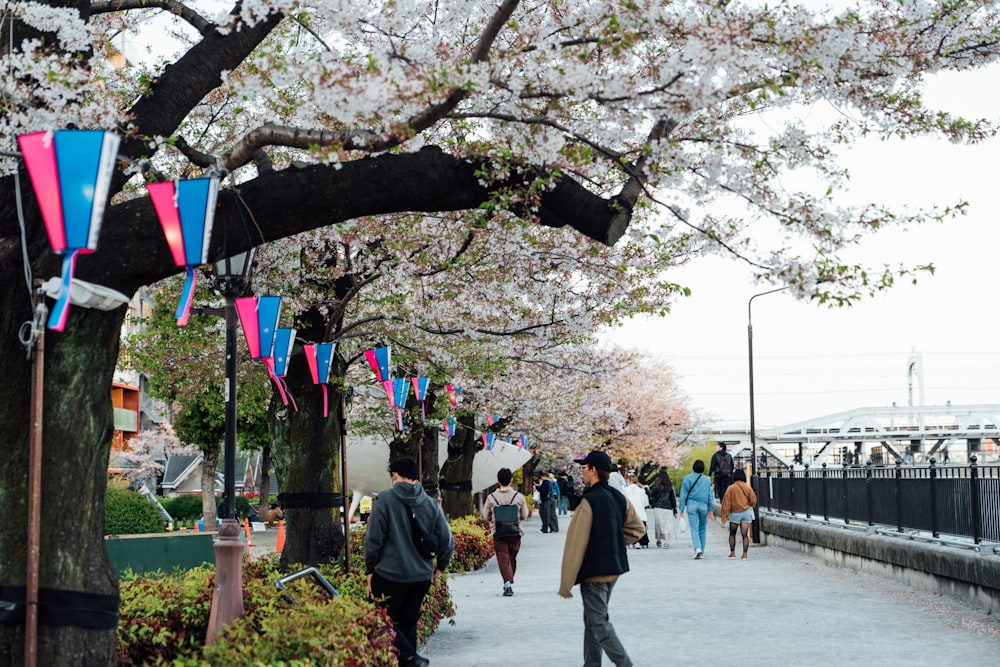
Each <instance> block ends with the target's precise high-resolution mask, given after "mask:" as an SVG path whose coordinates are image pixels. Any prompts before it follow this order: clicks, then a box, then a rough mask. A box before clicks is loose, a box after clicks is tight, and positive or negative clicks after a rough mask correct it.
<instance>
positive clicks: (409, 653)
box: [365, 456, 455, 667]
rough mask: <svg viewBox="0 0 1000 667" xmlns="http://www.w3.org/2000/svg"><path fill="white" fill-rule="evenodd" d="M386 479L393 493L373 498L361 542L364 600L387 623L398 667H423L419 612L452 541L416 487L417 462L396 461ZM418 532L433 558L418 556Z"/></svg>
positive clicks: (432, 505) (445, 523)
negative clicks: (380, 610) (382, 612)
mask: <svg viewBox="0 0 1000 667" xmlns="http://www.w3.org/2000/svg"><path fill="white" fill-rule="evenodd" d="M389 474H390V477H391V479H392V488H390V489H388V490H387V491H383V492H382V493H380V494H378V496H376V498H375V502H374V503H373V504H372V514H371V518H369V520H368V530H367V533H366V536H365V572H366V573H367V575H368V594H369V595H370V596H372V598H374V599H375V600H380V602H379V604H380V605H381V606H383V607H385V609H386V612H387V613H388V615H389V618H390V619H392V624H393V628H394V629H395V631H396V639H395V641H394V644H395V645H396V649H397V650H398V651H399V664H400V667H425V666H426V665H429V664H430V661H429V660H427V658H424V657H423V656H420V655H417V620H418V619H419V618H420V607H421V605H422V604H423V601H424V596H425V595H427V591H429V590H430V587H431V580H432V579H437V576H438V575H439V574H441V573H442V572H444V571H445V570H447V569H448V563H449V562H450V561H451V555H452V552H453V551H454V549H455V540H454V538H452V535H451V529H450V528H449V527H448V521H447V519H445V516H444V513H443V512H442V511H441V508H440V507H438V504H437V502H435V501H434V499H433V498H431V497H430V496H428V495H427V494H426V493H424V489H423V487H422V486H421V485H420V482H419V480H420V471H419V468H418V467H417V462H416V461H414V460H413V459H412V458H410V457H408V456H406V457H403V458H400V459H396V460H395V461H393V462H392V463H391V464H390V466H389ZM411 511H412V518H411ZM411 521H412V522H413V523H415V524H416V526H417V527H415V526H414V525H413V524H411ZM417 530H422V531H423V533H424V534H425V535H427V536H430V541H431V543H432V544H433V545H434V551H435V554H436V556H435V557H433V558H427V557H425V556H424V555H422V554H421V553H420V551H419V550H418V548H417V544H416V541H415V540H416V537H415V533H416V531H417ZM435 561H436V565H435Z"/></svg>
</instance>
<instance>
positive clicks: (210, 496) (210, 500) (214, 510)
mask: <svg viewBox="0 0 1000 667" xmlns="http://www.w3.org/2000/svg"><path fill="white" fill-rule="evenodd" d="M201 453H202V457H203V458H202V460H201V517H202V519H204V523H205V530H206V531H208V532H211V533H214V532H216V530H217V527H216V525H215V520H216V519H218V518H219V510H218V500H216V498H215V471H216V469H217V468H218V467H219V448H218V447H212V448H211V449H207V450H202V452H201Z"/></svg>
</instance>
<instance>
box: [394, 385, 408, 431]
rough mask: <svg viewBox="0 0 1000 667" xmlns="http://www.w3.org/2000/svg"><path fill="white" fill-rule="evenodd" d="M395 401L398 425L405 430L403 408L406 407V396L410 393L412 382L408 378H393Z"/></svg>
mask: <svg viewBox="0 0 1000 667" xmlns="http://www.w3.org/2000/svg"><path fill="white" fill-rule="evenodd" d="M392 389H393V392H392V393H393V401H394V404H395V406H396V425H397V426H398V427H399V430H400V431H402V430H403V409H404V408H405V407H406V397H407V396H408V395H409V394H410V383H409V382H407V381H406V378H393V380H392Z"/></svg>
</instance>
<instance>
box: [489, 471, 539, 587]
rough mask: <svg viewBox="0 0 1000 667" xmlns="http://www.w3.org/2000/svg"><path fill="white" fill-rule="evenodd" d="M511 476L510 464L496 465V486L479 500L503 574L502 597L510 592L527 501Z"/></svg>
mask: <svg viewBox="0 0 1000 667" xmlns="http://www.w3.org/2000/svg"><path fill="white" fill-rule="evenodd" d="M513 478H514V474H513V473H512V472H511V471H510V468H500V470H498V471H497V484H499V485H500V488H499V489H497V490H496V491H494V492H493V493H491V494H489V495H488V496H486V502H484V503H483V518H484V519H486V520H487V521H489V522H490V527H491V529H492V533H493V551H494V553H496V556H497V565H498V566H499V567H500V576H501V577H502V578H503V594H504V597H510V596H511V595H513V594H514V575H515V574H517V554H518V552H519V551H520V550H521V537H522V536H523V535H524V528H523V527H522V526H523V524H524V522H525V521H527V520H528V502H527V501H526V500H525V499H524V496H523V495H522V494H520V493H518V492H517V491H515V490H514V489H513V488H511V485H510V482H511V480H512V479H513ZM497 508H501V509H500V510H497ZM507 514H513V516H514V520H513V522H511V520H510V518H509V517H506V516H505V515H507ZM498 515H499V518H498Z"/></svg>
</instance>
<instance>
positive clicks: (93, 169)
mask: <svg viewBox="0 0 1000 667" xmlns="http://www.w3.org/2000/svg"><path fill="white" fill-rule="evenodd" d="M120 141H121V139H120V138H119V137H118V135H116V134H114V133H112V132H104V131H103V130H57V131H55V132H34V133H32V134H22V135H21V136H19V137H18V138H17V143H18V145H19V146H20V148H21V155H22V156H23V157H24V163H25V165H26V166H27V168H28V175H29V176H30V177H31V184H32V186H33V187H34V189H35V197H36V198H37V199H38V206H39V208H40V209H41V212H42V220H43V221H44V222H45V231H46V233H47V234H48V236H49V244H50V245H51V246H52V250H53V252H55V253H56V254H58V255H62V256H63V261H62V285H61V289H60V291H59V298H58V299H56V303H55V306H54V307H53V308H52V315H51V316H50V317H49V322H48V327H49V328H50V329H53V330H55V331H62V330H63V329H65V328H66V318H67V317H68V316H69V303H70V286H71V285H72V282H73V272H74V271H75V269H76V258H77V256H78V255H80V254H87V253H92V252H94V250H96V249H97V239H98V236H99V234H100V231H101V220H102V218H103V217H104V208H105V204H107V200H108V189H109V187H110V186H111V176H112V174H113V173H114V168H115V160H116V159H117V157H118V144H119V143H120Z"/></svg>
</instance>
